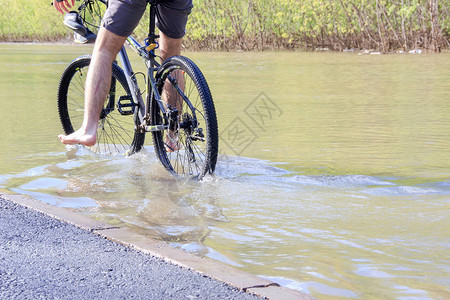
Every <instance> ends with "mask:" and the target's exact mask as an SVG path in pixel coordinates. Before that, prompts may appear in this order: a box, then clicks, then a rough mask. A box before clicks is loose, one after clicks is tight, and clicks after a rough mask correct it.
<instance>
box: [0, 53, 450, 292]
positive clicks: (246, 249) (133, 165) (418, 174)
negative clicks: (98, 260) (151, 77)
mask: <svg viewBox="0 0 450 300" xmlns="http://www.w3.org/2000/svg"><path fill="white" fill-rule="evenodd" d="M0 48H2V49H1V50H2V51H1V52H0V67H1V68H0V73H1V75H2V77H1V80H0V87H1V88H2V91H3V96H2V98H0V99H1V104H2V107H8V108H10V109H9V110H7V111H6V110H3V111H2V112H0V116H1V118H0V125H1V126H2V127H1V128H2V130H1V132H0V134H1V136H0V151H1V156H0V187H4V188H7V189H10V190H12V191H14V192H17V193H21V194H26V195H30V196H31V197H33V198H36V199H39V200H42V201H45V202H48V203H51V204H53V205H57V206H63V207H70V208H74V209H77V210H79V211H80V212H82V213H84V214H87V215H89V216H91V217H93V218H96V219H100V220H103V221H106V222H108V223H110V224H114V225H118V226H128V227H130V228H132V229H133V230H136V231H139V232H141V233H143V234H145V235H148V236H151V237H154V238H157V239H162V240H165V241H168V242H169V243H171V244H172V245H174V246H176V247H180V248H183V249H185V250H186V251H189V252H192V253H196V254H198V255H204V256H209V257H212V258H214V259H217V260H220V261H222V262H224V263H228V264H230V265H233V266H235V267H237V268H242V269H244V270H246V271H248V272H251V273H253V274H256V275H259V276H262V277H265V278H268V279H270V280H273V281H276V282H278V283H280V284H282V285H283V286H287V287H290V288H294V289H299V290H302V291H305V292H308V293H310V294H313V295H315V296H318V297H319V298H333V297H336V298H357V297H359V298H371V297H375V298H447V297H446V296H448V292H449V291H448V288H449V285H448V278H449V275H450V263H449V256H448V253H449V250H450V249H449V248H450V244H449V238H450V235H449V233H448V228H449V217H450V216H449V214H450V213H449V209H448V207H449V202H450V181H449V173H450V155H449V151H448V149H449V148H450V130H449V127H450V121H449V119H448V115H450V107H449V106H450V104H449V99H450V97H449V96H450V88H449V82H450V80H449V79H450V71H449V70H448V68H446V67H445V65H448V62H449V59H450V57H449V55H440V56H414V57H412V56H384V57H376V58H374V57H369V56H367V57H359V56H355V55H337V54H336V55H335V54H333V55H322V54H304V53H213V54H208V53H192V54H189V56H191V57H192V58H194V59H195V60H196V61H198V62H199V63H200V65H201V67H202V69H204V71H205V73H206V76H207V78H208V80H209V81H210V83H211V86H212V89H213V94H214V95H215V101H216V104H217V105H216V106H217V110H218V112H219V114H218V115H219V125H220V128H221V130H222V132H221V133H222V136H221V138H222V154H223V155H221V157H220V162H219V164H218V167H217V172H216V174H215V176H211V177H209V178H206V179H205V180H204V181H202V182H193V181H183V180H176V179H174V178H173V177H172V176H170V175H169V174H168V173H167V172H166V171H165V170H164V168H163V167H162V166H161V165H160V163H159V162H158V161H157V159H156V157H155V154H154V151H153V148H152V146H151V145H147V146H146V147H145V151H143V152H142V153H139V154H138V155H134V156H131V157H115V158H113V159H109V158H104V157H99V156H96V155H94V154H92V153H91V152H90V151H88V150H86V149H85V148H82V147H76V146H70V147H67V148H65V147H64V146H62V145H60V144H59V142H58V140H57V138H56V135H57V134H58V133H60V132H61V128H60V125H59V122H58V119H57V117H56V116H57V112H56V104H55V101H56V100H55V95H54V94H55V91H56V85H57V81H58V76H59V74H60V73H61V72H62V69H63V68H64V64H65V63H67V61H70V59H71V58H73V57H76V56H77V55H79V53H85V52H87V51H88V49H86V48H77V47H74V48H70V47H67V46H60V47H55V46H26V47H24V46H21V47H19V46H16V45H0ZM62 49H63V50H64V51H62ZM30 52H33V55H29V53H30ZM63 52H64V55H62V54H61V53H63ZM25 54H27V55H26V57H27V60H28V61H30V60H33V61H36V62H37V63H36V66H33V65H32V66H28V64H27V63H26V60H25V59H24V58H23V57H24V56H25ZM26 66H27V68H26ZM25 70H26V72H25ZM42 70H45V73H43V71H42ZM419 70H420V72H418V71H419ZM43 74H45V76H43ZM6 75H7V76H6ZM43 77H45V79H43ZM12 87H14V88H12ZM261 91H262V92H264V95H265V97H267V98H264V99H263V98H257V97H256V95H260V92H261ZM261 99H262V100H261ZM258 101H260V102H258ZM261 101H262V102H261ZM264 101H266V102H264ZM264 104H267V105H266V106H264ZM255 108H257V109H259V112H265V113H269V112H270V111H272V112H274V113H273V115H268V114H266V115H264V116H263V117H261V116H262V115H257V114H255V111H258V110H255ZM264 108H270V109H272V110H267V109H266V110H265V111H264ZM11 111H17V112H20V113H17V114H12V113H10V112H11ZM249 112H253V113H249ZM280 112H281V113H280ZM256 117H260V119H257V118H256ZM262 121H263V122H265V123H264V124H263V126H260V125H261V124H262V123H258V122H262ZM233 126H234V127H233ZM228 129H233V130H238V131H240V132H241V135H240V136H238V137H236V136H232V135H230V134H228V133H229V132H228V131H227V130H228ZM149 140H151V139H149ZM231 141H234V143H231Z"/></svg>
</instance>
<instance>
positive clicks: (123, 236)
mask: <svg viewBox="0 0 450 300" xmlns="http://www.w3.org/2000/svg"><path fill="white" fill-rule="evenodd" d="M0 196H1V197H2V198H4V199H7V200H10V201H13V202H14V203H17V204H19V205H22V206H25V207H28V208H30V209H33V210H36V211H39V212H41V213H44V214H46V215H48V216H50V217H53V218H55V219H58V220H60V221H63V222H66V223H69V224H72V225H75V226H77V227H79V228H82V229H84V230H87V231H90V232H92V233H94V234H97V235H99V236H101V237H104V238H107V239H109V240H111V241H114V242H117V243H120V244H122V245H125V246H129V247H132V248H134V249H136V250H138V251H141V252H143V253H147V254H150V255H154V256H156V257H159V258H161V259H163V260H165V261H167V262H170V263H172V264H175V265H179V266H182V267H185V268H188V269H191V270H194V271H196V272H199V273H201V274H202V275H205V276H208V277H211V278H214V279H216V280H219V281H222V282H225V283H227V284H229V285H231V286H234V287H237V288H239V289H241V290H243V291H246V292H249V293H253V294H256V295H259V296H262V297H266V298H268V299H280V300H284V299H289V300H290V299H304V300H307V299H314V298H313V297H312V296H310V295H308V294H304V293H302V292H299V291H296V290H292V289H288V288H284V287H281V286H279V285H278V284H277V283H274V282H272V281H269V280H266V279H264V278H260V277H258V276H255V275H252V274H249V273H246V272H244V271H241V270H237V269H234V268H232V267H230V266H228V265H225V264H223V263H220V262H217V261H215V260H212V259H209V258H201V257H198V256H195V255H193V254H190V253H188V252H185V251H183V250H181V249H177V248H173V247H171V246H169V245H168V244H167V243H164V242H161V241H157V240H154V239H151V238H149V237H146V236H144V235H141V234H139V233H136V232H133V231H131V230H129V229H127V228H120V227H114V226H111V225H108V224H105V223H103V222H100V221H97V220H94V219H91V218H89V217H87V216H84V215H81V214H79V213H76V212H74V211H71V210H70V209H66V208H62V207H55V206H52V205H50V204H47V203H44V202H41V201H39V200H36V199H33V198H30V197H28V196H23V195H18V194H11V193H9V191H7V190H3V189H1V190H0Z"/></svg>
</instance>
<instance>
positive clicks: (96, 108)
mask: <svg viewBox="0 0 450 300" xmlns="http://www.w3.org/2000/svg"><path fill="white" fill-rule="evenodd" d="M125 40H126V37H122V36H119V35H116V34H114V33H112V32H110V31H108V30H106V29H105V28H101V29H100V31H99V34H98V37H97V40H96V41H95V46H94V51H93V53H92V60H91V64H90V66H89V71H88V75H87V79H86V87H85V99H84V107H85V108H84V118H83V123H82V125H81V127H80V129H78V130H77V131H75V132H74V133H72V134H69V135H62V134H61V135H59V136H58V137H59V139H60V140H61V142H62V143H64V144H82V145H85V146H93V145H95V143H96V141H97V125H98V120H99V118H100V114H101V112H102V108H103V105H104V102H105V100H106V96H107V94H108V92H109V88H110V85H111V75H112V62H113V61H114V59H115V58H116V56H117V53H118V52H119V50H120V49H121V48H122V45H123V43H124V42H125Z"/></svg>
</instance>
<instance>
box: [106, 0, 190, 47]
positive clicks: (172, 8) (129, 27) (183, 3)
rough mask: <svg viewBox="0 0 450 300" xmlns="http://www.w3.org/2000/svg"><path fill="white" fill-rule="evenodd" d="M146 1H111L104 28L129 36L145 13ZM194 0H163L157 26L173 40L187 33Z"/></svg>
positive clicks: (159, 8)
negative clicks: (187, 24)
mask: <svg viewBox="0 0 450 300" xmlns="http://www.w3.org/2000/svg"><path fill="white" fill-rule="evenodd" d="M146 7H147V1H146V0H109V3H108V9H107V10H106V12H105V15H104V16H103V27H105V28H106V29H108V30H109V31H111V32H112V33H115V34H117V35H120V36H129V35H130V34H131V33H132V32H133V30H134V29H135V28H136V26H137V25H138V24H139V21H140V20H141V18H142V15H143V14H144V12H145V8H146ZM192 7H193V5H192V0H161V1H159V3H158V5H157V6H156V26H158V28H159V30H160V31H162V32H163V33H164V34H165V35H167V36H168V37H170V38H173V39H179V38H182V37H183V36H184V34H185V32H186V23H187V19H188V15H189V14H190V12H191V9H192Z"/></svg>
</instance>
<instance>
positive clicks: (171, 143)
mask: <svg viewBox="0 0 450 300" xmlns="http://www.w3.org/2000/svg"><path fill="white" fill-rule="evenodd" d="M164 144H165V145H166V151H167V152H175V151H178V150H180V149H181V145H180V143H179V142H178V135H177V134H176V133H175V132H173V131H170V130H169V131H168V133H167V134H166V135H165V137H164Z"/></svg>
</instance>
